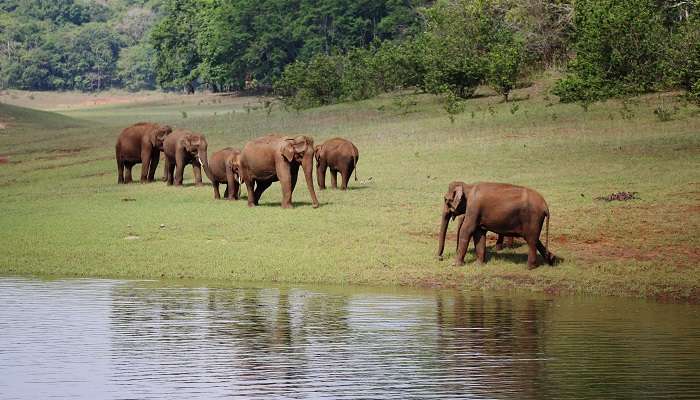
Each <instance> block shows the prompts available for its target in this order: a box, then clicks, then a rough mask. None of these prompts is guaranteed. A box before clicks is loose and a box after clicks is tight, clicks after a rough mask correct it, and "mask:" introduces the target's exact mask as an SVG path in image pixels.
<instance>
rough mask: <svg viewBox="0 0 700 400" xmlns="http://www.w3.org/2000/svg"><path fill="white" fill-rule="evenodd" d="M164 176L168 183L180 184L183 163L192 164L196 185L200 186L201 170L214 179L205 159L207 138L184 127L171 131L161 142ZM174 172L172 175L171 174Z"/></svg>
mask: <svg viewBox="0 0 700 400" xmlns="http://www.w3.org/2000/svg"><path fill="white" fill-rule="evenodd" d="M163 153H165V178H166V181H167V183H168V185H172V184H173V183H174V184H175V186H182V176H183V173H184V171H185V165H187V164H192V170H193V171H194V179H195V185H196V186H202V170H201V168H204V172H205V173H206V174H207V177H208V178H209V180H210V181H212V182H213V181H214V179H213V177H212V176H211V171H210V170H209V162H208V160H207V139H206V138H205V137H204V135H202V134H200V133H193V132H191V131H188V130H185V129H178V130H175V131H173V132H172V133H171V134H170V135H168V137H167V138H166V139H165V141H164V142H163ZM173 173H174V175H173Z"/></svg>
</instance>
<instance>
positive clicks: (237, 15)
mask: <svg viewBox="0 0 700 400" xmlns="http://www.w3.org/2000/svg"><path fill="white" fill-rule="evenodd" d="M699 10H700V0H437V1H428V0H355V1H343V0H236V1H234V0H92V1H88V0H3V2H2V3H0V86H2V87H5V88H18V89H31V90H83V91H94V90H102V89H106V88H112V87H123V88H126V89H129V90H141V89H155V88H161V89H165V90H185V91H187V92H192V91H194V90H196V89H208V90H212V91H229V90H237V89H242V88H249V89H251V88H256V87H257V88H274V90H275V92H276V94H278V95H279V96H281V97H282V98H284V99H285V101H286V102H287V103H288V104H290V105H292V106H293V107H296V108H305V107H312V106H316V105H322V104H329V103H334V102H338V101H345V100H354V99H362V98H367V97H371V96H374V95H376V94H377V93H380V92H383V91H391V90H396V89H401V88H417V89H418V90H422V91H426V92H430V93H436V94H441V95H444V96H446V98H447V100H448V101H447V104H448V106H447V107H448V111H449V108H450V107H453V108H456V109H457V110H458V108H459V100H460V99H463V98H468V97H470V96H471V95H472V94H473V93H474V90H475V88H476V87H477V86H478V85H482V84H488V85H490V86H491V87H493V89H494V90H496V91H497V92H498V93H500V94H501V95H503V97H504V99H505V100H506V101H507V100H508V94H509V92H510V91H511V90H512V89H513V88H515V87H516V85H518V83H519V82H521V81H523V80H524V78H527V76H528V75H529V74H531V73H532V72H534V71H540V70H542V69H545V68H550V67H557V68H561V69H563V70H564V71H565V75H564V77H563V78H562V79H561V80H560V81H559V82H558V83H557V85H556V87H555V89H554V92H555V94H557V95H558V96H559V97H560V98H561V99H562V100H563V101H579V102H583V103H587V102H592V101H596V100H600V99H605V98H609V97H615V96H626V95H634V94H638V93H644V92H649V91H655V90H666V89H674V88H682V89H685V90H687V91H688V93H689V95H690V96H695V98H700V82H699V78H700V15H698V11H699Z"/></svg>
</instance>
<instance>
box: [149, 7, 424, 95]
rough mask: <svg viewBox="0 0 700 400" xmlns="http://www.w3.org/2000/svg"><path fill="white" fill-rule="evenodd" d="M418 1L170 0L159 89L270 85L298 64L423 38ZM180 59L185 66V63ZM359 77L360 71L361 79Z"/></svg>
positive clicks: (158, 38)
mask: <svg viewBox="0 0 700 400" xmlns="http://www.w3.org/2000/svg"><path fill="white" fill-rule="evenodd" d="M420 3H421V2H417V3H416V4H414V2H413V1H411V0H409V1H399V0H380V1H367V0H362V1H351V2H348V1H343V0H321V1H316V0H302V1H298V0H261V1H258V0H241V1H235V2H233V1H232V2H210V1H203V0H167V1H166V4H165V7H164V9H165V17H164V18H163V19H162V20H161V21H160V22H159V23H158V26H157V27H156V29H155V30H154V33H153V35H152V40H153V44H154V47H155V48H156V51H157V59H158V62H157V64H158V67H157V68H158V81H159V83H160V84H161V85H163V86H172V87H177V86H180V85H182V84H183V83H195V81H197V82H198V83H200V84H207V85H210V86H212V87H215V88H222V89H227V88H242V87H243V86H244V82H245V81H252V80H255V81H257V82H260V83H261V84H263V85H269V84H271V83H272V82H273V81H274V80H276V79H278V78H279V77H281V75H282V72H283V70H284V68H285V67H286V66H287V65H290V64H291V63H293V62H294V61H295V60H300V61H303V62H307V61H310V60H312V59H313V58H314V57H316V56H317V55H319V54H324V55H330V54H336V53H345V52H347V51H349V50H351V49H354V48H366V47H368V46H369V45H370V43H373V41H375V40H376V41H382V40H386V39H392V38H400V37H404V36H405V35H407V34H409V33H411V32H414V31H416V30H417V29H416V28H415V27H416V26H418V19H417V17H416V15H417V13H416V11H415V7H416V5H417V4H420ZM174 59H177V60H181V61H179V62H176V61H173V60H174ZM358 73H360V71H358Z"/></svg>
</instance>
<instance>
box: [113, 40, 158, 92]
mask: <svg viewBox="0 0 700 400" xmlns="http://www.w3.org/2000/svg"><path fill="white" fill-rule="evenodd" d="M154 60H155V50H154V49H153V48H152V47H150V46H148V44H139V45H136V46H132V47H127V48H124V49H122V51H121V52H120V53H119V61H118V62H117V76H118V77H119V80H120V81H121V83H122V85H123V86H124V88H126V89H128V90H131V91H138V90H144V89H155V87H156V79H155V61H154Z"/></svg>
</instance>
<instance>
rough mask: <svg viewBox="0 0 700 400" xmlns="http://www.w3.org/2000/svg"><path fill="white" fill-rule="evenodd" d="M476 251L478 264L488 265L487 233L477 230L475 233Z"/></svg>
mask: <svg viewBox="0 0 700 400" xmlns="http://www.w3.org/2000/svg"><path fill="white" fill-rule="evenodd" d="M474 249H475V250H476V262H477V263H478V264H484V263H486V231H485V230H483V229H476V230H475V231H474Z"/></svg>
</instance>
